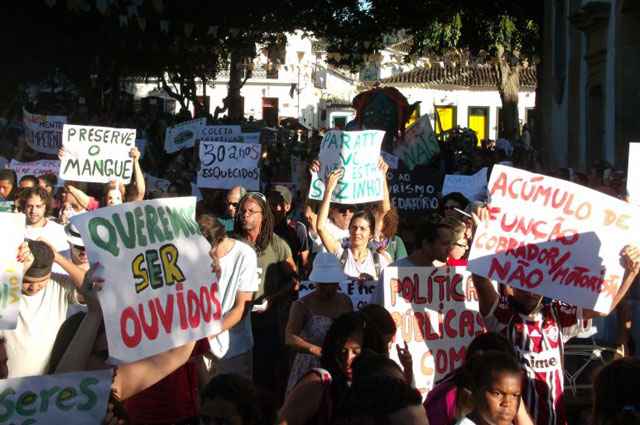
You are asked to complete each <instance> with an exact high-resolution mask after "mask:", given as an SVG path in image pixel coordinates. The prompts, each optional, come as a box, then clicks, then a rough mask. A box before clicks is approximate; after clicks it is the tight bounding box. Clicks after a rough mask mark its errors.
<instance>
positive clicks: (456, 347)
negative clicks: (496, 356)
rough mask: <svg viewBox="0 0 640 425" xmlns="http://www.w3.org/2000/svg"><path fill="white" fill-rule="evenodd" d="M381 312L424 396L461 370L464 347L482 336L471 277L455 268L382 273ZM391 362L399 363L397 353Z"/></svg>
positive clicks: (482, 326)
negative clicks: (407, 355)
mask: <svg viewBox="0 0 640 425" xmlns="http://www.w3.org/2000/svg"><path fill="white" fill-rule="evenodd" d="M383 290H384V307H385V308H386V309H387V311H389V313H391V316H392V317H393V320H394V321H395V322H396V325H397V327H398V329H397V333H396V344H400V346H402V344H403V341H406V343H407V345H408V347H409V351H410V352H411V356H412V357H413V375H414V377H415V382H416V388H417V389H418V390H420V392H421V393H422V394H423V395H425V394H426V393H427V392H428V391H429V390H431V388H433V384H434V382H435V381H437V380H439V379H440V378H442V377H444V376H445V375H446V374H448V373H450V372H451V371H453V370H454V369H455V368H457V367H459V366H461V365H462V363H463V361H464V356H465V351H466V347H467V345H468V344H469V343H470V342H471V341H472V340H473V338H474V337H475V336H476V335H479V334H481V333H483V332H484V322H483V320H482V316H481V315H480V312H479V306H478V297H477V294H476V292H475V287H474V286H473V283H472V282H471V274H470V273H469V272H467V271H466V270H465V269H464V268H456V267H401V268H398V267H387V268H386V269H384V288H383ZM391 357H392V358H393V359H394V360H396V361H398V359H397V353H396V350H395V349H394V350H391Z"/></svg>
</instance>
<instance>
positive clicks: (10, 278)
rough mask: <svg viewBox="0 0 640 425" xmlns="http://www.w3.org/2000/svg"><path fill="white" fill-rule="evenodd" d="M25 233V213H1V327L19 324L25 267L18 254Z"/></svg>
mask: <svg viewBox="0 0 640 425" xmlns="http://www.w3.org/2000/svg"><path fill="white" fill-rule="evenodd" d="M24 233H25V217H24V214H13V213H8V212H2V213H0V234H2V244H0V329H15V328H16V325H17V321H18V306H19V305H20V298H21V297H22V275H23V267H22V263H19V262H18V261H17V260H16V255H17V254H18V247H20V245H21V244H22V242H24Z"/></svg>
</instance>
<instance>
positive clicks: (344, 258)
mask: <svg viewBox="0 0 640 425" xmlns="http://www.w3.org/2000/svg"><path fill="white" fill-rule="evenodd" d="M348 258H349V248H343V249H342V255H340V265H341V266H342V268H343V269H344V266H345V265H346V264H347V259H348Z"/></svg>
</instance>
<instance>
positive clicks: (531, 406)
mask: <svg viewBox="0 0 640 425" xmlns="http://www.w3.org/2000/svg"><path fill="white" fill-rule="evenodd" d="M485 324H486V327H487V330H489V331H492V332H497V333H501V334H502V335H503V336H505V337H506V338H507V339H508V340H509V341H510V342H511V343H512V344H513V347H514V349H515V351H516V354H517V355H518V357H519V360H520V363H521V364H522V366H523V368H524V370H525V372H526V379H525V380H524V383H523V390H522V398H523V400H524V402H525V404H526V406H527V409H528V410H529V414H530V415H531V417H532V418H533V421H534V422H535V423H536V425H566V423H567V419H566V413H565V409H564V403H563V393H564V375H563V368H562V361H563V356H564V344H565V343H566V342H567V341H568V340H569V339H571V338H573V337H574V336H577V335H578V334H579V333H581V332H582V331H583V330H584V329H585V326H586V323H585V321H584V320H582V310H581V309H579V308H577V307H572V306H568V305H566V304H563V303H561V302H559V301H552V302H551V303H550V304H546V305H544V306H543V307H542V308H541V309H540V310H539V311H537V312H535V313H531V314H529V315H527V314H522V313H520V312H518V311H517V310H516V308H515V307H514V306H513V305H512V303H511V302H510V298H508V297H505V296H502V297H500V298H499V300H498V301H497V302H496V304H495V305H494V306H493V308H492V309H491V312H490V313H489V314H488V315H487V317H485Z"/></svg>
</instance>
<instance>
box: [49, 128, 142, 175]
mask: <svg viewBox="0 0 640 425" xmlns="http://www.w3.org/2000/svg"><path fill="white" fill-rule="evenodd" d="M135 142H136V130H135V129H129V128H111V127H93V126H87V125H66V124H65V126H64V129H63V130H62V146H63V147H64V157H63V158H62V161H61V163H60V178H63V179H65V180H74V181H81V182H94V183H108V182H110V181H112V180H120V181H122V182H124V183H126V184H128V183H129V182H130V181H131V176H132V175H133V160H132V159H131V157H130V155H129V153H130V151H131V149H132V148H134V147H135V146H136V144H135Z"/></svg>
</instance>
